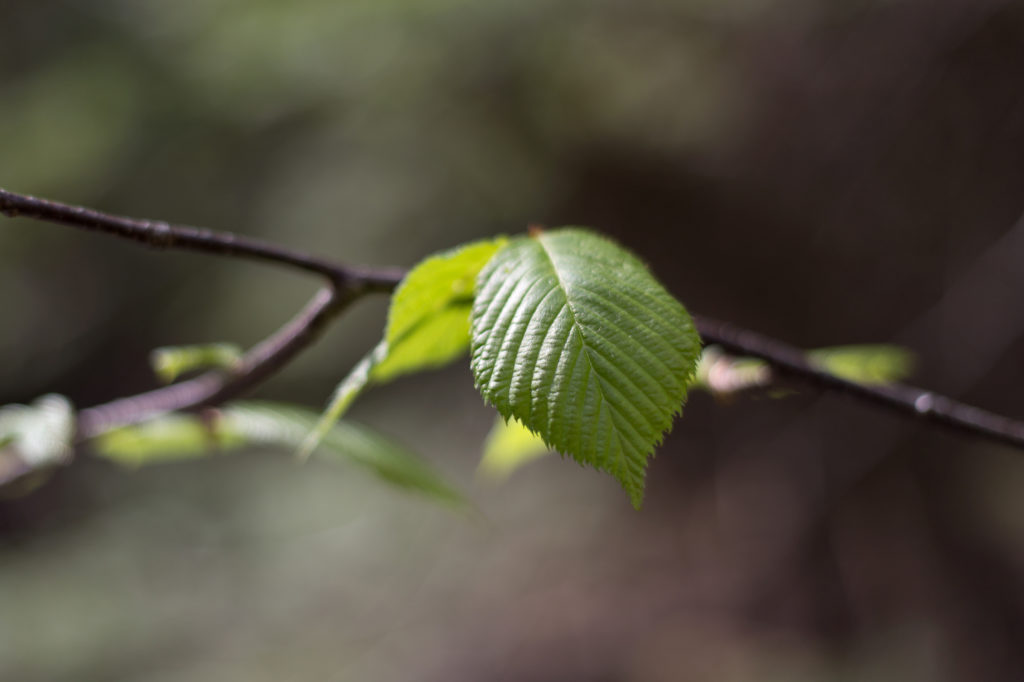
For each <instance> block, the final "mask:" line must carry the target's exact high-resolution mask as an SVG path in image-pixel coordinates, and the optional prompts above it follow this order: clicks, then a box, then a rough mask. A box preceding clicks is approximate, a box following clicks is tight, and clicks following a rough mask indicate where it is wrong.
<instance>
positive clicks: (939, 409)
mask: <svg viewBox="0 0 1024 682" xmlns="http://www.w3.org/2000/svg"><path fill="white" fill-rule="evenodd" d="M694 322H695V323H696V325H697V331H698V332H699V333H700V335H701V337H702V338H703V339H704V342H705V343H709V344H715V345H718V346H721V347H722V348H724V349H725V350H726V351H728V352H730V353H735V354H737V355H746V356H750V357H755V358H759V359H761V360H764V361H765V362H767V363H768V364H769V365H771V367H772V369H774V370H776V371H778V372H779V373H780V374H783V375H786V376H788V377H791V378H793V379H799V380H800V381H802V382H803V383H806V384H810V385H811V386H816V387H818V388H823V389H828V390H833V391H839V392H842V393H846V394H848V395H851V396H853V397H854V398H858V399H860V400H863V401H865V402H868V403H870V404H872V405H875V406H876V407H881V408H883V409H887V410H891V411H895V412H899V413H901V414H904V415H908V416H910V417H914V418H916V419H921V420H924V421H926V422H930V423H932V424H937V425H939V426H944V427H947V428H951V429H954V430H957V431H962V432H964V433H968V434H971V435H973V436H978V437H981V438H985V439H987V440H991V441H995V442H997V443H1003V444H1006V445H1012V446H1014V447H1017V448H1024V422H1022V421H1019V420H1016V419H1011V418H1009V417H1004V416H1001V415H998V414H995V413H993V412H988V411H986V410H983V409H981V408H978V407H974V406H972V405H967V404H965V403H962V402H959V401H957V400H954V399H953V398H950V397H947V396H944V395H939V394H937V393H933V392H932V391H927V390H925V389H921V388H916V387H914V386H907V385H905V384H882V385H870V386H869V385H866V384H859V383H856V382H853V381H847V380H846V379H842V378H840V377H837V376H836V375H834V374H830V373H828V372H826V371H823V370H821V369H818V368H816V367H814V366H813V365H811V364H810V363H808V362H807V358H806V354H805V353H804V351H802V350H800V349H799V348H795V347H793V346H790V345H788V344H786V343H783V342H782V341H777V340H776V339H771V338H768V337H766V336H762V335H761V334H757V333H755V332H752V331H749V330H747V329H741V328H740V327H736V326H734V325H731V324H729V323H727V322H720V321H718V320H713V319H710V318H706V317H696V316H695V317H694Z"/></svg>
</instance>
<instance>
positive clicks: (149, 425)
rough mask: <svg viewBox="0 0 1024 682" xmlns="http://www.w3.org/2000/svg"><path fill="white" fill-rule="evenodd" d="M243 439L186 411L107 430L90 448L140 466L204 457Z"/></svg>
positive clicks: (233, 445) (120, 462)
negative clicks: (185, 412)
mask: <svg viewBox="0 0 1024 682" xmlns="http://www.w3.org/2000/svg"><path fill="white" fill-rule="evenodd" d="M244 443H245V439H244V438H242V437H241V436H240V435H239V434H237V433H233V432H232V431H231V430H230V429H222V428H220V427H219V425H216V424H215V423H213V422H207V421H204V420H203V419H202V418H200V417H196V416H194V415H187V414H178V413H171V414H165V415H162V416H160V417H157V418H155V419H150V420H149V421H146V422H143V423H141V424H136V425H134V426H125V427H122V428H118V429H113V430H111V431H107V432H106V433H104V434H103V435H101V436H99V437H98V438H96V439H95V440H94V441H93V443H92V446H93V450H94V451H95V452H96V454H98V455H100V456H101V457H105V458H107V459H110V460H113V461H115V462H117V463H118V464H121V465H124V466H142V465H144V464H157V463H160V462H173V461H179V460H186V459H196V458H199V457H205V456H206V455H209V454H212V453H214V452H217V451H219V450H227V449H231V448H235V447H239V446H241V445H243V444H244Z"/></svg>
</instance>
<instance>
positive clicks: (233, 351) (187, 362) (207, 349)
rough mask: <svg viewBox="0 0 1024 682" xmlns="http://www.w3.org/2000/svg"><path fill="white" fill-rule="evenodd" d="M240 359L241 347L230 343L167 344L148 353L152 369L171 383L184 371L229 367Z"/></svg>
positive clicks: (162, 378) (163, 379)
mask: <svg viewBox="0 0 1024 682" xmlns="http://www.w3.org/2000/svg"><path fill="white" fill-rule="evenodd" d="M241 360H242V349H241V348H239V347H238V346H236V345H234V344H230V343H213V344H209V345H205V346H167V347H164V348H157V349H155V350H154V351H153V352H152V353H150V357H149V361H150V363H151V364H152V365H153V371H154V372H156V375H157V376H158V377H160V379H161V380H162V381H164V382H165V383H168V384H169V383H171V382H172V381H174V380H175V379H177V378H178V377H179V376H181V375H182V374H184V373H185V372H189V371H192V370H194V369H208V368H213V367H219V368H225V369H227V368H231V367H234V366H236V365H237V364H238V363H239V362H240V361H241Z"/></svg>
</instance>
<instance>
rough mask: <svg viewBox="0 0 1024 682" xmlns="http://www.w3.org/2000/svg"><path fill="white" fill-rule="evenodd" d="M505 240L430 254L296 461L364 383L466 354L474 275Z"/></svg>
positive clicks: (408, 281)
mask: <svg viewBox="0 0 1024 682" xmlns="http://www.w3.org/2000/svg"><path fill="white" fill-rule="evenodd" d="M506 241H507V240H506V239H505V238H504V237H498V238H495V239H490V240H486V241H479V242H473V243H471V244H466V245H465V246H460V247H457V248H455V249H451V250H448V251H444V252H442V253H439V254H435V255H433V256H431V257H429V258H427V259H426V260H424V261H423V262H421V263H420V264H419V265H417V266H416V267H415V268H413V269H412V270H411V271H410V272H409V274H407V275H406V276H405V278H404V279H403V280H402V283H401V284H399V285H398V288H397V289H396V290H395V295H394V296H393V297H392V299H391V307H390V308H389V310H388V325H387V330H386V332H385V334H384V339H383V340H382V341H381V342H380V343H379V344H377V346H376V347H374V349H373V350H372V351H370V353H369V354H368V355H367V356H366V357H364V358H363V359H362V360H361V361H360V362H359V363H358V364H356V366H355V367H353V368H352V371H351V372H349V374H348V376H346V377H345V378H344V379H343V380H342V382H341V383H340V384H338V387H337V388H336V389H335V390H334V395H333V396H332V397H331V400H330V402H329V403H328V405H327V409H326V410H324V413H323V416H322V417H321V418H320V421H319V422H318V423H317V425H316V427H315V428H314V429H313V431H312V432H311V433H310V434H309V436H308V438H306V440H305V442H304V443H303V444H302V447H301V448H300V450H299V457H300V458H303V459H304V458H306V457H308V456H309V453H311V452H312V451H313V449H314V448H316V446H317V443H319V442H320V440H321V439H322V438H323V437H324V436H325V435H326V434H327V432H328V431H329V430H330V428H331V427H332V426H333V425H334V424H335V423H336V422H337V421H338V420H339V419H341V417H342V415H344V414H345V412H346V411H347V410H348V408H349V406H350V405H351V404H352V401H353V400H355V399H356V398H357V397H358V396H359V394H360V393H361V392H362V391H363V389H365V388H366V387H367V386H368V385H369V384H371V383H384V382H386V381H390V380H392V379H394V378H396V377H398V376H401V375H402V374H408V373H410V372H416V371H420V370H424V369H430V368H434V367H440V366H442V365H445V364H447V363H449V362H451V361H452V360H454V359H455V358H457V357H459V356H460V355H462V354H463V353H464V352H466V350H467V349H468V348H469V313H470V310H471V308H472V303H473V287H474V284H475V282H476V276H477V274H478V273H479V272H480V269H481V268H482V267H483V266H484V264H485V263H486V262H487V261H488V260H490V258H491V257H492V256H493V255H494V254H495V252H497V250H498V249H499V248H501V247H502V246H503V245H504V244H505V242H506Z"/></svg>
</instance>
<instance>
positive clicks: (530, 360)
mask: <svg viewBox="0 0 1024 682" xmlns="http://www.w3.org/2000/svg"><path fill="white" fill-rule="evenodd" d="M471 337H472V356H471V357H472V360H471V364H472V368H473V373H474V376H475V379H476V384H477V387H478V388H479V390H480V392H481V393H482V394H483V396H484V399H485V400H486V401H487V402H488V403H490V404H492V405H494V406H495V407H496V408H497V409H498V411H499V412H500V413H501V414H502V416H504V417H507V418H512V417H515V418H518V419H520V420H521V421H522V422H523V424H525V425H526V426H527V427H529V428H530V429H533V430H535V431H536V432H537V433H539V434H540V435H541V436H542V437H543V439H544V441H545V442H547V443H548V444H549V445H550V446H552V447H553V448H554V449H556V450H558V451H559V452H562V453H564V454H568V455H571V456H572V457H574V458H575V459H576V460H577V461H579V462H581V463H583V464H587V465H590V466H593V467H595V468H597V469H599V470H601V471H605V472H607V473H610V474H612V475H613V476H614V477H615V478H616V479H618V481H619V483H621V484H622V486H623V488H624V489H625V490H626V492H627V493H629V496H630V499H631V500H632V502H633V505H634V506H636V507H639V506H640V504H641V502H642V500H643V485H644V474H645V469H646V465H647V457H648V455H650V454H651V453H652V452H653V450H654V447H655V445H657V444H658V443H660V442H661V439H662V438H663V435H664V433H665V432H666V431H667V430H668V429H669V428H670V427H671V424H672V420H673V417H674V416H675V415H676V414H678V413H679V411H680V410H681V408H682V404H683V400H684V399H685V397H686V388H687V385H688V383H689V382H690V381H691V379H692V377H693V373H694V370H695V368H696V363H697V357H698V355H699V354H700V338H699V337H698V335H697V332H696V331H695V329H694V326H693V323H692V321H691V320H690V317H689V315H688V314H687V312H686V310H685V309H684V308H683V306H682V305H681V304H680V303H679V302H678V301H677V300H676V299H675V298H673V297H672V296H671V295H670V294H669V293H668V292H667V291H665V289H664V288H663V287H662V286H661V285H660V284H659V283H658V282H657V280H655V279H654V277H653V276H652V275H651V274H650V273H649V272H648V270H647V268H646V267H645V266H644V264H643V263H641V262H640V261H639V260H638V259H637V258H636V257H634V256H633V255H631V254H630V253H628V252H626V251H625V250H623V249H622V248H620V247H619V246H617V245H615V244H614V243H612V242H610V241H608V240H606V239H603V238H601V237H599V236H597V235H595V234H593V233H590V232H588V231H586V230H583V229H579V228H565V229H560V230H556V231H551V232H543V233H539V234H535V235H531V236H529V237H521V238H517V239H514V240H512V241H510V242H509V243H508V244H507V245H506V246H504V247H503V248H502V249H501V250H500V251H498V253H497V254H496V255H495V256H494V258H492V259H491V260H490V262H489V263H488V264H487V265H486V266H485V267H484V269H483V270H482V271H481V273H480V276H479V281H478V283H477V294H476V299H475V301H474V305H473V314H472V318H471Z"/></svg>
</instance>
